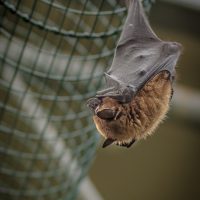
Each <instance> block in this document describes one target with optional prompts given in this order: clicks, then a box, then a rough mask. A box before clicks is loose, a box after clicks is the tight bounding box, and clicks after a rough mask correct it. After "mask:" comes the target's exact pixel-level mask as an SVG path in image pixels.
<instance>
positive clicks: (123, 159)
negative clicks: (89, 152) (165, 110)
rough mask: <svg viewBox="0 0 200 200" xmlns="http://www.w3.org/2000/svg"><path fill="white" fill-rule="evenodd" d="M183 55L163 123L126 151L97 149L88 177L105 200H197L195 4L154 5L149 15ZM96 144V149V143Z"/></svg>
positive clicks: (199, 105) (199, 30)
mask: <svg viewBox="0 0 200 200" xmlns="http://www.w3.org/2000/svg"><path fill="white" fill-rule="evenodd" d="M149 19H150V22H151V25H152V27H153V29H154V31H155V32H156V33H157V34H158V35H159V36H160V37H161V38H162V39H164V40H170V41H178V42H180V43H181V44H182V45H183V47H184V48H183V52H182V55H181V58H180V60H179V62H178V66H177V74H178V78H177V83H176V90H175V95H174V97H173V100H172V108H171V110H170V112H169V114H168V118H167V119H166V120H165V122H164V123H163V124H161V125H160V126H159V128H158V129H157V130H156V132H155V134H154V135H153V136H152V137H149V138H147V140H143V141H139V142H138V143H137V144H135V145H134V146H133V147H132V148H130V149H123V148H119V147H116V146H111V147H110V148H107V149H102V148H101V147H99V149H98V152H97V155H96V159H95V162H94V163H93V165H92V169H91V170H90V177H91V179H92V180H93V182H94V183H95V185H96V187H97V189H98V190H99V192H100V193H101V194H102V196H103V197H104V199H106V200H113V199H115V200H121V199H126V200H133V199H134V200H160V199H162V200H183V199H185V200H188V199H195V200H197V199H200V171H199V169H200V159H199V158H200V26H199V22H200V1H198V0H196V1H184V0H172V1H167V0H165V1H164V0H157V1H156V3H155V4H154V5H153V7H152V9H151V12H150V16H149ZM100 145H101V144H100Z"/></svg>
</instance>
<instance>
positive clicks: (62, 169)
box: [0, 0, 152, 200]
mask: <svg viewBox="0 0 200 200" xmlns="http://www.w3.org/2000/svg"><path fill="white" fill-rule="evenodd" d="M143 3H144V6H145V7H146V9H147V10H148V9H149V6H150V5H151V3H152V1H150V0H149V1H143ZM125 16H126V9H125V7H123V5H121V4H119V2H118V1H115V0H100V1H95V0H78V1H72V0H30V1H26V0H1V1H0V199H2V200H6V199H18V200H32V199H34V200H35V199H38V200H39V199H43V200H45V199H47V200H51V199H52V200H55V199H56V200H61V199H65V200H66V199H75V196H76V193H77V188H78V184H79V183H80V181H81V179H82V178H83V177H84V176H85V175H86V173H87V171H88V168H89V166H90V163H91V161H92V158H93V157H94V154H95V150H96V144H97V141H98V136H97V134H96V133H95V132H96V130H95V129H94V125H93V123H92V122H91V116H90V113H89V112H88V110H87V108H86V106H85V100H86V99H88V98H89V97H91V96H94V95H95V92H96V91H97V90H98V89H99V88H100V87H101V84H102V75H103V72H104V71H105V69H106V68H107V66H109V64H110V62H111V58H112V56H113V53H114V48H115V45H116V41H117V38H118V36H119V33H120V31H121V29H122V26H123V22H124V19H125Z"/></svg>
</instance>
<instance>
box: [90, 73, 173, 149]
mask: <svg viewBox="0 0 200 200" xmlns="http://www.w3.org/2000/svg"><path fill="white" fill-rule="evenodd" d="M171 94H172V86H171V81H170V74H169V72H167V71H163V72H160V73H159V74H157V75H156V76H154V77H153V78H152V79H151V80H150V81H148V82H147V83H146V84H145V85H144V87H143V88H142V89H141V90H140V91H138V93H137V95H136V96H135V97H134V98H133V99H132V101H131V102H130V103H125V104H122V103H119V102H118V101H116V100H115V99H113V98H110V97H105V98H103V99H102V102H101V104H100V105H99V106H98V107H97V108H96V113H98V112H102V111H104V110H109V109H110V110H112V111H113V112H114V113H116V115H115V117H114V118H113V119H102V118H100V117H98V116H97V115H94V116H93V119H94V122H95V124H96V127H97V129H98V131H99V132H100V134H101V135H102V136H103V137H105V138H109V139H112V140H114V141H115V143H116V144H118V145H124V146H126V145H129V144H130V143H131V142H132V141H133V140H139V139H142V138H146V137H147V136H148V135H151V134H152V133H153V131H154V130H155V129H156V127H157V126H158V124H159V123H160V122H161V121H162V120H163V119H164V117H165V115H166V113H167V111H168V109H169V102H170V98H171Z"/></svg>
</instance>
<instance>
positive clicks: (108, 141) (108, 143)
mask: <svg viewBox="0 0 200 200" xmlns="http://www.w3.org/2000/svg"><path fill="white" fill-rule="evenodd" d="M113 142H115V139H111V138H107V139H106V140H105V141H104V143H103V145H102V147H103V148H105V147H107V146H109V145H111V144H112V143H113Z"/></svg>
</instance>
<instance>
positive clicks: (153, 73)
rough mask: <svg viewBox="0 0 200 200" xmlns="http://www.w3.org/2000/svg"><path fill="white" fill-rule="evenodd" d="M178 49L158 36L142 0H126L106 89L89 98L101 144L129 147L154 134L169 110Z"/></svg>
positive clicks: (178, 47) (176, 44) (177, 44)
mask: <svg viewBox="0 0 200 200" xmlns="http://www.w3.org/2000/svg"><path fill="white" fill-rule="evenodd" d="M180 50H181V45H180V44H179V43H176V42H166V41H162V40H161V39H159V38H158V37H157V36H156V34H155V33H154V32H153V30H152V29H151V27H150V25H149V23H148V20H147V18H146V16H145V13H144V10H143V7H142V5H141V3H140V1H139V0H130V1H129V2H128V16H127V19H126V22H125V24H124V27H123V31H122V34H121V36H120V39H119V41H118V44H117V47H116V50H115V55H114V59H113V62H112V64H111V67H110V69H109V70H108V71H107V72H106V73H105V79H106V88H105V89H103V90H102V91H99V92H97V94H96V96H95V97H93V98H90V99H89V100H88V101H87V105H88V107H89V108H90V109H91V110H92V112H93V120H94V123H95V124H96V128H97V130H98V131H99V133H100V134H101V135H102V136H103V137H104V138H105V142H104V143H103V147H106V146H108V145H110V144H112V143H114V144H117V145H119V146H125V147H130V146H131V145H132V144H133V143H134V142H135V141H137V140H139V139H142V138H146V137H147V136H148V135H151V134H152V133H153V131H154V130H155V128H156V127H157V126H158V124H159V123H160V122H161V121H162V120H163V119H164V117H165V115H166V113H167V111H168V109H169V103H170V100H171V97H172V94H173V82H174V80H175V65H176V63H177V60H178V58H179V56H180Z"/></svg>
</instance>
